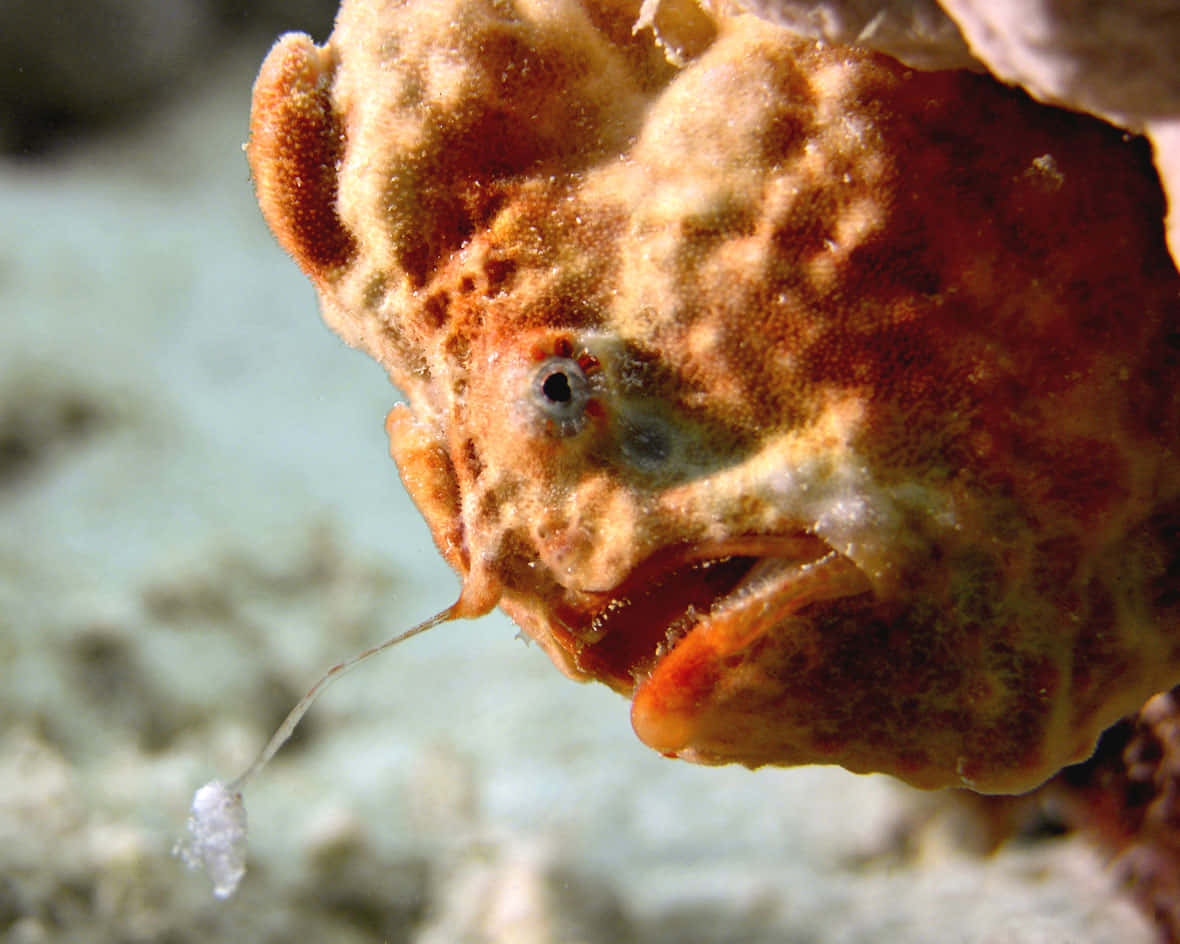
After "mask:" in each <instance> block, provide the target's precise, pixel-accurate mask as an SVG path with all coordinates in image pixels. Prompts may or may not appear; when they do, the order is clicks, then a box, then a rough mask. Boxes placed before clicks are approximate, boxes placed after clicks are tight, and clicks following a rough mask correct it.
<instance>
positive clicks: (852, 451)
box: [249, 0, 1180, 791]
mask: <svg viewBox="0 0 1180 944" xmlns="http://www.w3.org/2000/svg"><path fill="white" fill-rule="evenodd" d="M641 12H642V16H641ZM637 25H638V27H639V28H638V29H636V27H637ZM249 155H250V160H251V167H252V170H253V173H254V178H255V181H256V184H257V187H258V193H259V200H260V204H261V206H262V209H263V213H264V215H265V216H266V218H267V220H268V222H269V223H270V225H271V226H272V228H273V229H274V230H275V232H276V234H277V236H278V238H279V240H280V241H281V242H282V244H283V245H284V246H285V247H286V248H287V249H288V250H289V251H291V252H292V254H293V255H294V256H295V257H296V259H298V260H299V262H300V264H301V265H302V266H303V267H304V269H305V270H306V271H307V272H308V274H309V276H310V277H311V279H312V280H313V282H314V283H315V284H316V287H317V290H318V292H319V296H320V301H321V304H322V308H323V313H324V317H325V319H326V320H327V321H328V322H329V323H330V324H331V325H332V326H333V327H334V328H335V329H336V330H337V331H339V332H340V333H341V335H342V336H343V337H344V338H346V339H347V340H348V341H349V342H350V343H352V344H355V345H357V346H359V347H362V348H364V349H365V350H367V351H369V352H370V353H371V354H372V355H373V356H374V357H375V358H377V359H378V360H379V361H380V362H381V363H382V364H383V365H384V366H385V367H386V368H387V369H388V370H389V372H390V375H391V377H392V379H393V380H394V382H395V383H396V384H397V386H398V387H399V388H401V390H402V391H403V392H404V393H405V395H406V396H407V398H408V401H409V403H408V405H407V406H402V407H398V408H396V409H395V410H394V411H393V412H392V413H391V414H390V418H389V421H388V429H389V432H390V441H391V451H392V453H393V456H394V458H395V460H396V461H397V464H398V468H399V470H400V472H401V475H402V478H403V480H404V481H405V483H406V486H407V488H408V489H409V491H410V493H411V495H412V496H413V498H414V500H415V502H416V503H417V504H418V507H419V508H420V509H421V510H422V513H423V514H424V516H425V517H426V520H427V522H428V523H429V525H430V527H431V530H432V531H433V533H434V536H435V539H436V541H437V543H438V546H439V548H440V551H441V552H442V553H443V554H444V556H445V557H446V559H447V560H448V562H449V563H450V564H451V565H452V566H453V567H454V568H455V570H456V571H457V572H458V573H459V574H460V576H461V577H462V579H463V583H464V589H463V595H462V598H461V601H460V604H459V606H458V607H457V608H456V610H455V614H456V615H465V616H473V615H478V614H480V613H482V612H486V611H487V610H489V609H491V608H492V607H494V606H496V605H497V604H499V605H500V606H502V607H503V608H504V609H505V610H506V611H507V612H508V613H509V614H510V615H511V616H512V617H513V618H514V619H516V620H517V621H518V622H519V623H520V625H521V626H522V627H523V629H524V630H525V631H526V632H527V633H529V634H530V635H531V636H533V637H534V638H535V639H537V640H538V641H539V642H540V643H541V645H542V646H543V647H544V648H545V650H546V652H547V653H548V654H549V655H550V656H551V657H552V658H553V660H554V662H555V663H556V664H557V665H558V667H559V668H561V669H562V671H564V672H566V673H567V674H569V675H570V676H572V677H574V678H578V679H597V680H600V681H602V682H604V683H605V684H608V685H610V686H611V687H613V688H615V689H616V690H618V691H620V692H622V693H624V694H626V695H628V696H631V697H632V699H633V721H634V724H635V727H636V730H637V732H638V733H639V734H640V736H641V737H643V738H644V739H645V740H647V741H648V742H649V743H651V744H652V746H653V747H655V748H656V749H658V750H662V751H665V752H668V753H673V754H675V755H677V756H680V757H682V758H685V759H688V760H694V761H698V762H702V763H727V762H739V763H744V764H747V765H750V766H757V765H760V764H798V763H815V762H822V763H839V764H843V765H844V766H846V767H849V768H850V769H853V770H857V771H884V772H887V773H891V774H893V775H895V776H899V777H901V778H903V779H905V780H908V781H909V782H911V783H914V784H917V785H919V786H923V787H937V786H945V785H951V784H966V785H969V786H971V787H972V788H974V789H977V790H983V791H1015V790H1024V789H1027V788H1029V787H1031V786H1034V785H1035V784H1037V783H1038V782H1040V781H1042V780H1044V779H1045V778H1046V777H1048V776H1049V775H1051V774H1052V773H1053V772H1055V771H1056V770H1057V769H1058V768H1060V767H1061V766H1062V765H1063V764H1066V763H1068V762H1071V761H1074V760H1077V759H1079V758H1081V757H1084V756H1085V755H1086V753H1087V752H1088V751H1089V750H1090V749H1091V746H1092V745H1093V743H1094V740H1095V738H1096V737H1097V735H1098V733H1099V732H1100V731H1101V730H1102V729H1103V728H1104V727H1105V726H1106V725H1108V724H1110V723H1111V722H1112V721H1113V720H1114V719H1115V718H1117V717H1119V716H1120V715H1122V714H1125V713H1126V712H1128V711H1130V710H1132V709H1133V708H1135V707H1137V705H1138V704H1139V703H1141V702H1142V701H1143V700H1144V699H1145V698H1146V697H1147V696H1148V695H1150V694H1151V693H1152V692H1154V691H1157V690H1159V689H1162V688H1165V687H1167V686H1169V685H1171V684H1173V683H1175V682H1176V681H1177V680H1178V679H1180V633H1178V631H1177V630H1178V628H1180V602H1178V601H1177V594H1176V588H1175V581H1176V573H1177V567H1176V561H1177V558H1178V556H1180V537H1178V535H1180V471H1178V470H1177V467H1176V463H1175V459H1174V456H1175V453H1176V450H1177V449H1178V448H1180V394H1178V383H1177V379H1176V378H1177V377H1178V376H1180V350H1178V348H1180V344H1178V343H1177V340H1176V329H1175V326H1176V325H1177V324H1178V323H1180V301H1178V299H1180V277H1178V276H1177V273H1176V271H1175V269H1174V267H1173V265H1172V262H1171V259H1170V257H1169V256H1168V255H1167V252H1166V249H1165V246H1164V241H1163V232H1162V223H1161V220H1162V215H1163V203H1162V198H1161V194H1160V190H1159V185H1158V182H1157V181H1156V179H1155V177H1154V175H1153V173H1152V171H1151V167H1150V162H1149V160H1148V155H1147V154H1146V153H1145V150H1144V148H1143V146H1142V142H1138V141H1129V140H1126V139H1125V138H1124V136H1123V135H1121V134H1120V133H1119V132H1117V131H1114V130H1113V129H1111V128H1109V127H1107V126H1105V125H1102V124H1101V123H1100V122H1097V121H1094V120H1092V119H1088V118H1084V117H1081V116H1078V115H1073V114H1068V113H1065V112H1060V111H1056V110H1053V109H1050V108H1046V107H1043V106H1040V105H1037V104H1035V103H1033V102H1032V101H1030V100H1029V99H1027V98H1026V97H1024V96H1023V95H1021V94H1020V93H1018V92H1015V91H1012V90H1011V89H1006V88H1003V87H1001V86H999V85H997V84H996V83H994V82H992V81H990V80H989V79H987V78H985V77H981V76H978V75H972V74H966V73H954V72H930V73H923V72H917V71H914V70H911V69H906V68H903V67H901V66H899V65H898V64H897V63H895V62H893V61H892V60H889V59H887V58H885V57H882V56H879V55H875V54H871V53H867V52H864V51H860V50H854V49H841V48H837V47H830V46H823V45H818V44H816V43H813V42H810V41H807V40H803V39H800V38H799V37H796V36H793V35H791V34H789V33H787V32H785V31H783V30H781V29H779V28H777V27H775V26H772V25H770V24H767V23H765V22H762V21H759V20H757V19H754V18H752V17H740V16H739V17H727V16H724V15H721V14H717V15H715V16H714V15H711V14H710V15H705V14H704V13H702V12H701V9H700V8H699V7H698V6H697V5H696V4H695V3H689V2H677V3H671V2H666V3H660V4H654V3H646V4H643V5H642V11H641V4H640V2H639V0H582V2H576V0H558V2H545V3H541V2H525V0H517V2H512V0H396V2H395V0H346V2H345V3H344V5H343V7H342V9H341V13H340V16H339V19H338V21H337V25H336V30H335V32H334V33H333V35H332V37H331V38H330V40H329V41H328V43H327V44H326V45H325V46H324V47H322V48H321V47H316V46H314V45H313V44H312V43H311V42H310V40H307V38H306V37H286V38H284V39H283V40H282V41H281V42H280V44H279V45H278V46H276V48H275V51H273V52H272V54H271V56H270V58H268V60H267V63H266V64H265V65H264V67H263V71H262V73H261V74H260V77H259V81H258V84H257V86H256V89H255V98H254V113H253V116H252V133H251V140H250V145H249Z"/></svg>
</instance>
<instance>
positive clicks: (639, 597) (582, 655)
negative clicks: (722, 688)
mask: <svg viewBox="0 0 1180 944" xmlns="http://www.w3.org/2000/svg"><path fill="white" fill-rule="evenodd" d="M870 589H871V587H870V585H869V582H868V579H867V578H866V577H865V576H864V574H863V573H862V572H861V571H860V570H859V568H857V567H856V565H855V564H853V563H852V562H851V561H850V560H849V559H848V558H846V557H844V556H842V555H840V554H837V553H836V552H835V551H833V550H832V549H831V547H830V546H829V545H828V544H827V543H826V542H824V541H822V540H821V539H820V538H817V537H815V536H814V535H811V534H805V533H800V534H793V535H754V536H744V537H738V538H733V539H729V540H725V541H717V542H707V543H701V544H697V545H691V546H680V547H675V548H670V549H666V550H663V551H659V552H657V553H656V554H653V555H652V556H651V557H649V558H648V559H647V560H645V561H644V562H643V563H641V564H640V565H639V566H638V567H636V568H635V569H634V570H633V571H632V572H631V573H630V574H629V575H628V576H627V578H626V579H625V580H624V581H623V582H622V583H621V584H619V586H617V587H615V588H614V590H612V591H611V592H610V593H607V594H602V595H601V596H600V597H599V598H598V599H597V600H596V601H595V602H594V604H593V605H592V606H590V607H589V608H586V607H585V606H584V605H583V606H581V607H578V608H576V609H575V608H573V607H570V608H568V609H560V610H559V611H558V612H556V613H555V614H554V616H555V617H556V619H555V620H553V621H552V627H551V630H552V632H553V634H554V636H555V638H556V640H557V642H558V643H559V644H560V645H561V646H562V647H563V648H564V649H566V650H567V652H569V653H570V655H571V656H572V657H573V661H574V663H575V664H576V666H577V668H578V669H579V670H580V671H581V672H582V673H585V675H588V676H590V677H592V678H595V679H597V680H599V681H601V682H605V683H606V684H608V685H610V686H611V687H612V688H615V689H616V690H618V691H620V692H622V693H624V694H628V695H633V696H634V702H633V706H632V724H633V725H634V727H635V730H636V733H637V734H638V735H639V737H640V739H641V740H643V741H644V742H645V743H647V744H648V745H649V746H650V747H653V748H655V749H656V750H659V751H662V752H665V753H675V752H676V751H679V750H681V749H682V748H683V747H684V746H686V743H687V742H688V741H689V740H691V734H690V731H689V729H690V728H691V723H690V720H689V719H690V716H691V714H692V711H691V709H692V705H691V701H692V696H691V695H690V692H691V691H692V690H693V689H694V688H697V687H699V685H700V683H701V680H702V678H703V677H704V676H706V675H708V674H709V673H715V672H717V671H718V670H719V668H720V667H721V666H722V665H723V663H724V661H725V660H726V658H727V657H730V656H733V655H736V654H739V653H741V652H742V651H743V650H744V649H746V648H747V647H748V646H750V644H751V643H753V642H754V641H755V640H757V639H758V638H759V637H760V636H761V635H763V634H764V633H767V632H770V631H771V630H773V629H774V628H775V627H777V626H778V625H780V624H781V623H783V622H784V621H785V620H787V619H788V618H789V617H790V616H792V615H793V614H795V613H797V612H798V611H800V610H801V609H803V608H804V607H806V606H808V605H810V604H814V603H818V602H822V601H829V600H834V599H838V598H841V597H847V596H853V595H859V594H862V593H865V592H868V591H869V590H870ZM596 596H597V595H596ZM677 673H680V674H685V673H687V674H688V675H691V677H692V678H691V681H692V683H693V684H692V685H688V686H687V687H685V688H684V690H683V693H682V694H683V696H684V698H685V699H687V702H686V703H685V704H683V705H678V704H677V696H676V688H677V686H676V683H675V676H676V674H677Z"/></svg>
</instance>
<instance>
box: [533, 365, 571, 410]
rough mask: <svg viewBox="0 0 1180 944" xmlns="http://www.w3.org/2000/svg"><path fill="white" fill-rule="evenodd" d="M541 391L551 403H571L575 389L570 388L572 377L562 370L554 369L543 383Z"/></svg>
mask: <svg viewBox="0 0 1180 944" xmlns="http://www.w3.org/2000/svg"><path fill="white" fill-rule="evenodd" d="M541 392H542V393H543V394H545V398H546V399H547V400H549V402H551V403H569V402H570V400H571V399H573V396H574V391H573V390H572V389H570V379H569V377H567V376H566V375H565V374H563V373H562V372H561V371H554V372H553V373H552V374H550V375H549V376H548V377H546V378H545V380H544V382H543V383H542V384H541Z"/></svg>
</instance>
